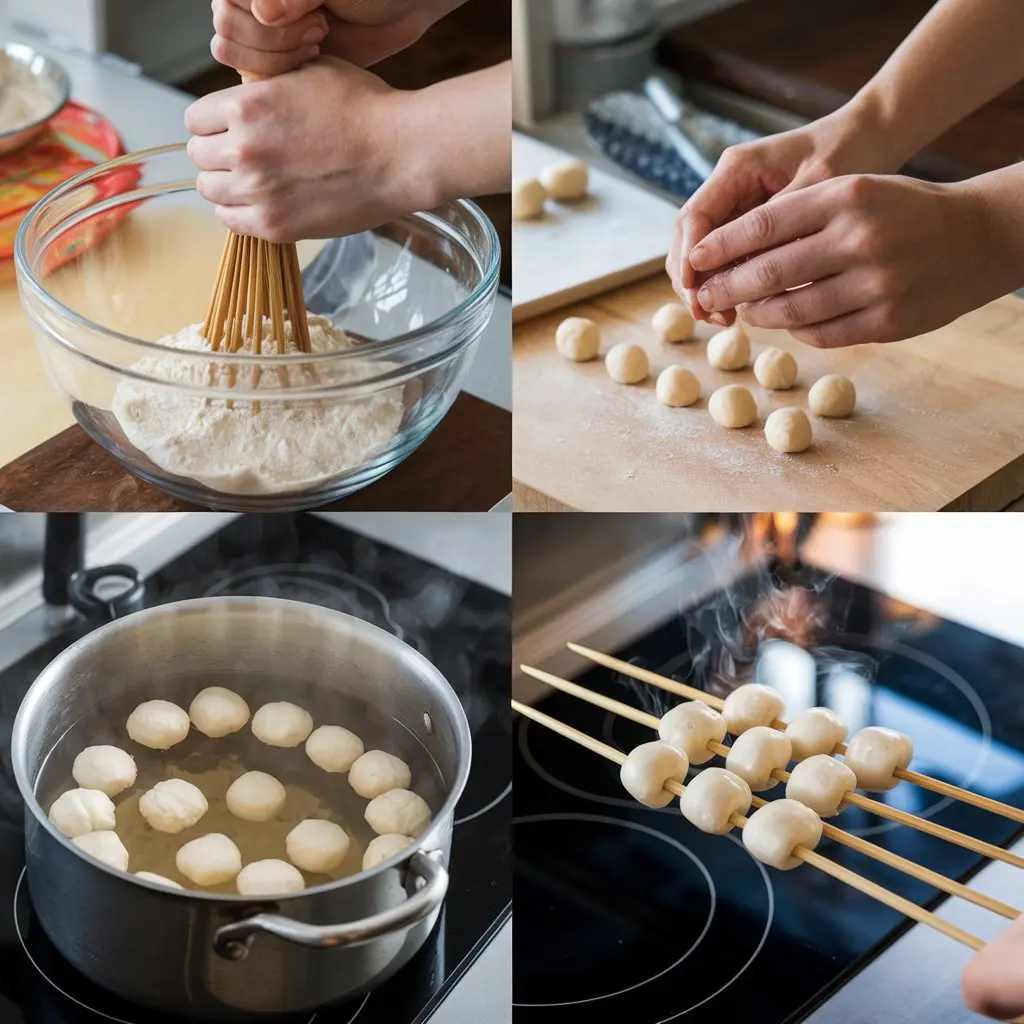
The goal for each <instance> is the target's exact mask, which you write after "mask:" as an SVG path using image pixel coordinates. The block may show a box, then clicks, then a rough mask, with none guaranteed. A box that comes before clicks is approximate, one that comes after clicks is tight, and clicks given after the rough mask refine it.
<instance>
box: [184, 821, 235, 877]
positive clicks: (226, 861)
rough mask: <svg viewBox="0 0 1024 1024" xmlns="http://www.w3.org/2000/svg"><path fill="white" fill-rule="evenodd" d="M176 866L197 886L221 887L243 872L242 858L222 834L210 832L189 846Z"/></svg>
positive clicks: (185, 848) (187, 844)
mask: <svg viewBox="0 0 1024 1024" xmlns="http://www.w3.org/2000/svg"><path fill="white" fill-rule="evenodd" d="M174 863H175V864H177V866H178V870H179V871H180V872H181V873H182V874H183V875H184V876H185V877H186V878H188V879H191V880H192V881H193V882H195V883H196V885H220V884H221V883H222V882H230V881H231V879H232V878H234V877H235V875H237V874H238V872H239V871H241V870H242V854H241V853H240V852H239V850H238V847H237V846H235V844H234V843H233V842H232V841H231V840H230V839H229V838H228V837H227V836H226V835H224V834H223V833H222V832H210V833H208V834H207V835H205V836H200V837H199V838H198V839H193V840H192V841H191V842H188V843H186V844H185V845H184V846H183V847H182V848H181V849H180V850H179V851H178V853H177V855H176V856H175V858H174Z"/></svg>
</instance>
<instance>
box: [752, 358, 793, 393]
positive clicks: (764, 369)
mask: <svg viewBox="0 0 1024 1024" xmlns="http://www.w3.org/2000/svg"><path fill="white" fill-rule="evenodd" d="M754 376H755V377H756V378H757V382H758V384H760V385H761V386H762V387H765V388H770V389H771V390H772V391H787V390H788V389H789V388H791V387H792V386H793V385H794V384H795V383H796V360H795V359H794V358H793V355H792V353H790V352H786V351H785V350H784V349H781V348H766V349H765V350H764V351H763V352H762V353H761V354H760V355H759V356H758V357H757V359H755V360H754Z"/></svg>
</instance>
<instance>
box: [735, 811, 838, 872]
mask: <svg viewBox="0 0 1024 1024" xmlns="http://www.w3.org/2000/svg"><path fill="white" fill-rule="evenodd" d="M820 842H821V818H819V817H818V816H817V815H816V814H815V813H814V811H812V810H811V809H810V807H805V806H804V805H803V804H798V803H797V802H796V801H795V800H773V801H772V802H771V803H767V804H765V805H764V807H759V808H758V809H757V810H756V811H754V813H753V814H752V815H751V816H750V818H749V819H748V820H747V824H746V827H745V828H744V829H743V845H744V846H745V847H746V848H747V849H748V850H749V851H750V853H751V855H752V856H754V857H756V858H757V859H758V860H759V861H761V862H763V863H764V864H768V865H769V866H770V867H773V868H778V869H779V870H780V871H791V870H792V869H793V868H795V867H799V866H800V865H801V864H802V863H803V861H801V860H800V858H799V857H794V856H793V853H794V851H795V850H796V849H797V847H800V846H803V847H805V848H806V849H808V850H813V849H814V848H815V847H816V846H817V845H818V843H820Z"/></svg>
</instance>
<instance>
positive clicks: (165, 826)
mask: <svg viewBox="0 0 1024 1024" xmlns="http://www.w3.org/2000/svg"><path fill="white" fill-rule="evenodd" d="M209 806H210V805H209V804H208V803H207V802H206V797H205V796H203V791H202V790H201V789H200V788H199V787H198V786H194V785H193V784H192V783H191V782H186V781H185V780H184V779H164V781H163V782H158V783H157V784H156V785H155V786H154V787H153V788H152V789H150V790H148V791H147V792H145V793H143V794H142V796H140V797H139V814H141V815H142V816H143V817H144V818H145V819H146V821H147V822H148V823H149V825H150V827H152V828H155V829H156V830H157V832H171V833H175V832H183V831H184V830H185V829H187V828H191V827H192V826H193V825H194V824H195V823H196V822H197V821H199V819H200V818H201V817H202V816H203V815H204V814H205V813H206V812H207V810H208V809H209Z"/></svg>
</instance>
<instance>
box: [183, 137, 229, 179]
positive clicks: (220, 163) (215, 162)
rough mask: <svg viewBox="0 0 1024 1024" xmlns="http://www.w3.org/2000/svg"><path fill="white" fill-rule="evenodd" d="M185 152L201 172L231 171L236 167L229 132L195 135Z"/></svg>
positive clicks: (189, 141)
mask: <svg viewBox="0 0 1024 1024" xmlns="http://www.w3.org/2000/svg"><path fill="white" fill-rule="evenodd" d="M185 151H186V152H187V153H188V158H189V159H190V160H191V161H192V163H194V164H195V165H196V168H197V170H200V171H230V170H232V169H233V168H234V166H235V160H234V159H233V156H232V153H231V143H230V141H229V139H228V133H227V132H220V133H218V134H216V135H193V136H192V138H191V139H189V140H188V145H187V146H186V147H185Z"/></svg>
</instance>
